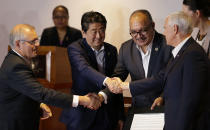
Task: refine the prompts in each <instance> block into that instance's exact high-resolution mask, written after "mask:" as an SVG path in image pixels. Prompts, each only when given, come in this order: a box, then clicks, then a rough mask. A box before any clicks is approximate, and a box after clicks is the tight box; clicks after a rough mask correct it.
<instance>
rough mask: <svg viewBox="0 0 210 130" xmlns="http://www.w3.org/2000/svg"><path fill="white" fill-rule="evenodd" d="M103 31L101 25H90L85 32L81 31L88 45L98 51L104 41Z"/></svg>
mask: <svg viewBox="0 0 210 130" xmlns="http://www.w3.org/2000/svg"><path fill="white" fill-rule="evenodd" d="M105 30H106V28H105V27H104V25H103V24H101V23H90V24H89V27H88V30H87V31H86V32H84V31H82V34H83V37H84V38H85V39H86V40H87V43H88V45H90V46H91V47H92V48H94V49H96V50H98V49H100V48H101V46H102V45H103V42H104V39H105Z"/></svg>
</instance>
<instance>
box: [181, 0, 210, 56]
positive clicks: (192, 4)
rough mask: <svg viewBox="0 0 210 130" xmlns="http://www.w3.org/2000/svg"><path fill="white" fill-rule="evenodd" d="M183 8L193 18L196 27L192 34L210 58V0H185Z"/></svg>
mask: <svg viewBox="0 0 210 130" xmlns="http://www.w3.org/2000/svg"><path fill="white" fill-rule="evenodd" d="M182 10H183V11H184V12H185V13H186V14H187V15H188V16H190V17H191V18H192V20H193V27H194V29H193V32H192V34H191V35H192V37H193V38H194V39H195V40H196V42H197V43H199V44H200V45H201V46H202V47H203V48H204V50H205V51H206V53H207V55H208V57H209V59H210V52H209V51H210V20H209V17H210V1H209V0H184V1H183V6H182Z"/></svg>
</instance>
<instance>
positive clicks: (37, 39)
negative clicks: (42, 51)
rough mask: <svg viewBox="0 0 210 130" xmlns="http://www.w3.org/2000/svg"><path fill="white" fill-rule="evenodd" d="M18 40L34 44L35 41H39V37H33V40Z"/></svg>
mask: <svg viewBox="0 0 210 130" xmlns="http://www.w3.org/2000/svg"><path fill="white" fill-rule="evenodd" d="M20 41H23V42H28V43H29V44H31V45H35V44H36V43H39V41H40V40H39V38H35V39H34V40H31V41H27V40H20Z"/></svg>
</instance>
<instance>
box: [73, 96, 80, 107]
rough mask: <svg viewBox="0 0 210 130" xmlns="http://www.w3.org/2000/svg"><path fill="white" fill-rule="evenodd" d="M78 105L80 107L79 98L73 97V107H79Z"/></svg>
mask: <svg viewBox="0 0 210 130" xmlns="http://www.w3.org/2000/svg"><path fill="white" fill-rule="evenodd" d="M78 105H79V96H78V95H73V102H72V107H77V106H78Z"/></svg>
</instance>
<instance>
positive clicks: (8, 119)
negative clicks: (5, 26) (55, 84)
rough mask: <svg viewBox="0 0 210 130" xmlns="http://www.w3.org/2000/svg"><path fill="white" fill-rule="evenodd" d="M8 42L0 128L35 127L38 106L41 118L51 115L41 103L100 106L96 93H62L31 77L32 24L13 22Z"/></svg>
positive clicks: (0, 83)
mask: <svg viewBox="0 0 210 130" xmlns="http://www.w3.org/2000/svg"><path fill="white" fill-rule="evenodd" d="M9 45H10V47H11V51H9V52H8V54H7V56H6V57H5V59H4V61H3V63H2V65H1V68H0V130H38V128H39V119H40V107H41V109H42V110H43V112H44V114H43V118H48V117H50V116H52V113H51V111H50V109H49V108H48V107H47V106H46V105H45V104H43V103H46V104H49V105H53V106H57V107H61V108H70V107H72V106H73V107H77V106H78V105H83V106H84V107H88V108H91V109H94V110H95V109H97V108H98V107H100V104H101V103H100V101H99V98H98V95H96V94H91V93H89V94H87V95H85V96H77V95H72V94H64V93H61V92H57V91H55V90H52V89H47V88H45V87H43V85H41V84H40V83H39V82H38V81H37V80H36V79H35V77H34V74H33V72H32V69H31V68H30V61H31V59H32V58H33V57H35V56H37V47H38V46H39V42H38V37H37V34H36V32H35V28H34V27H33V26H31V25H28V24H18V25H16V26H15V27H14V28H13V29H12V31H11V33H10V44H9ZM41 102H42V103H41ZM40 103H41V104H40Z"/></svg>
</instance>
